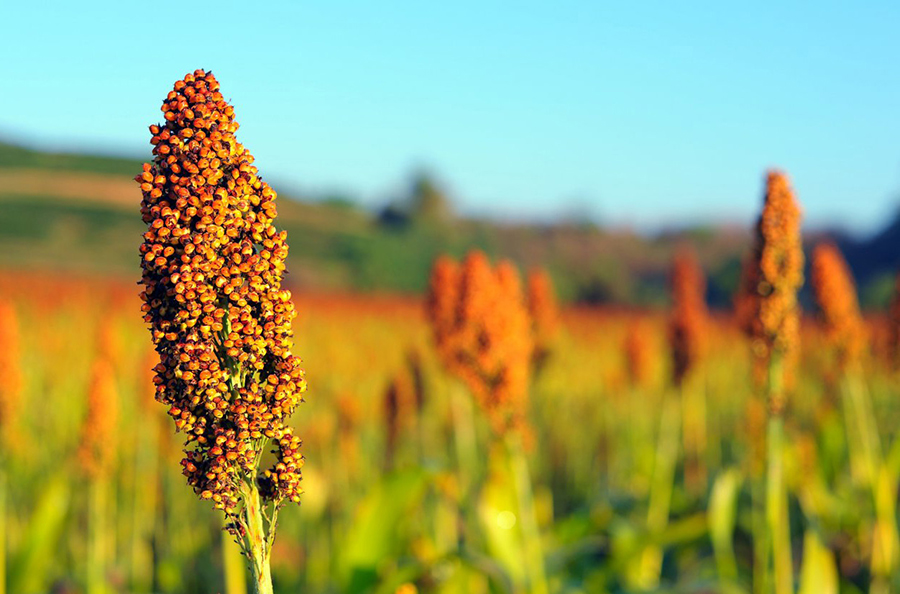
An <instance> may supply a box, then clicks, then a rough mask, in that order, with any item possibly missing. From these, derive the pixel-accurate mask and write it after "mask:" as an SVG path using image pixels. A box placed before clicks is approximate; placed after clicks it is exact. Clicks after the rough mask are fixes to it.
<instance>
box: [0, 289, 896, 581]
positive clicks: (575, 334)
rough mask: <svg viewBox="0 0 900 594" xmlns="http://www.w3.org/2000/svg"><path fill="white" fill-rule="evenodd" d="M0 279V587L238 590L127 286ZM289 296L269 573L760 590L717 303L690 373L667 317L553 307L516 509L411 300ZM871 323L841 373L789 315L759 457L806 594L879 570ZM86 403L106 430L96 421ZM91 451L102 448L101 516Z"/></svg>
mask: <svg viewBox="0 0 900 594" xmlns="http://www.w3.org/2000/svg"><path fill="white" fill-rule="evenodd" d="M0 295H2V298H3V303H4V306H3V309H2V312H3V314H4V315H3V317H2V323H3V328H2V333H3V334H2V336H3V338H2V340H3V362H2V366H0V372H2V373H3V374H4V376H3V382H2V386H3V396H4V408H3V414H4V425H3V426H4V436H3V437H4V440H5V444H6V445H5V450H4V451H5V455H4V459H3V464H4V475H5V477H4V478H5V483H4V484H5V491H4V493H5V501H4V505H5V513H4V516H3V518H4V520H3V521H4V522H5V525H6V528H5V530H4V533H5V534H6V543H5V546H6V554H5V558H6V559H7V563H6V570H7V583H8V584H9V589H8V591H10V592H40V591H48V590H50V589H51V588H57V589H56V590H55V591H79V590H82V589H83V588H85V587H86V585H87V584H89V583H90V584H94V585H93V586H92V587H95V588H99V589H97V590H95V591H106V592H229V593H237V592H244V591H246V588H247V583H246V582H245V579H246V577H245V573H244V568H243V565H244V563H243V559H241V558H240V556H239V553H238V551H237V548H236V546H235V545H234V544H233V543H232V542H231V539H230V537H229V535H228V533H226V532H224V531H223V530H222V519H221V514H219V513H218V512H215V511H214V510H213V509H212V506H211V505H209V503H208V502H205V501H202V500H201V499H199V498H198V497H196V496H194V495H193V494H191V492H190V489H189V488H188V487H187V485H186V484H185V478H184V477H183V476H182V475H181V468H182V467H181V464H180V460H181V457H182V453H181V445H182V435H180V434H176V433H175V432H174V424H173V423H172V420H171V419H169V418H168V417H167V416H166V414H165V412H166V407H165V406H163V405H161V404H159V403H157V402H155V401H154V400H153V387H152V380H151V376H152V374H151V371H150V368H151V367H152V366H153V365H155V364H156V363H155V362H154V360H153V354H152V350H151V345H150V342H149V339H148V336H147V331H146V329H145V328H144V325H143V324H142V322H141V319H140V313H139V311H140V304H139V300H138V297H137V290H136V287H135V286H134V285H133V284H131V283H124V282H117V281H109V280H104V279H89V278H88V279H86V278H60V277H54V276H49V275H46V276H42V275H37V274H22V273H4V274H3V275H2V276H0ZM294 301H295V305H296V309H297V311H298V317H297V319H296V320H295V323H294V332H295V342H296V344H295V352H296V353H298V354H299V355H301V356H302V358H303V367H304V369H305V370H306V374H307V376H306V377H307V380H308V384H309V391H308V393H307V395H306V402H305V403H303V404H302V405H301V406H300V407H299V408H298V411H297V413H296V414H295V415H294V418H293V421H292V426H293V427H294V429H295V431H296V434H297V435H299V436H300V437H301V438H302V440H303V447H302V451H303V455H304V456H305V465H304V466H303V483H302V485H303V489H304V493H303V495H302V498H301V500H302V503H301V505H300V506H299V507H297V506H288V507H286V508H284V509H283V510H282V512H281V515H280V516H279V531H278V538H277V539H276V541H275V545H274V549H273V552H272V559H271V566H272V577H273V582H274V584H275V589H276V591H282V592H395V591H398V592H414V591H420V592H473V593H477V592H525V591H538V587H537V584H536V583H535V579H536V578H535V572H534V571H533V569H534V568H533V567H529V565H528V561H529V560H530V561H532V562H534V561H535V559H537V562H538V563H540V564H541V567H542V568H543V569H544V571H543V576H542V578H541V579H543V580H545V587H546V588H547V589H548V590H549V591H552V592H573V593H574V592H638V591H672V592H750V591H761V590H758V589H756V588H758V587H759V586H755V587H754V586H753V584H755V583H756V582H755V580H754V577H755V573H754V572H755V571H757V570H755V569H754V567H755V566H756V564H755V563H754V559H758V555H759V554H760V549H758V548H756V547H757V546H758V542H757V540H758V537H759V535H760V534H763V533H765V531H760V530H759V528H758V527H759V522H760V518H759V516H760V514H763V513H764V511H763V510H764V509H765V503H764V499H765V494H764V493H763V494H762V495H761V494H760V493H759V485H760V483H761V480H760V476H761V475H762V473H763V472H764V470H763V468H762V465H764V459H765V457H766V455H765V437H764V424H765V416H766V411H765V404H764V402H763V401H762V400H761V399H760V398H759V396H758V395H755V392H754V380H753V375H754V374H753V364H752V357H751V347H750V345H749V344H748V343H747V341H746V340H745V339H744V338H743V334H742V333H741V332H740V330H739V328H738V326H737V324H736V322H735V321H734V319H733V318H732V315H731V314H730V313H729V312H718V313H714V314H713V315H712V318H711V319H712V321H711V322H710V324H709V326H708V327H707V330H706V334H705V338H706V342H707V343H708V344H707V347H706V348H705V349H704V353H705V354H704V356H703V358H702V360H700V361H698V362H697V363H696V369H695V375H694V377H693V380H692V382H691V383H690V388H688V389H686V388H685V386H684V385H682V386H681V387H680V388H679V387H678V386H677V385H676V383H675V382H674V381H673V370H674V367H673V365H674V364H673V359H672V355H671V349H670V340H669V339H670V334H669V331H668V328H669V314H668V313H667V312H662V311H659V312H637V311H627V310H620V309H619V310H616V309H594V308H564V309H563V310H562V311H561V313H560V324H559V327H558V329H557V331H556V332H554V333H552V336H550V337H549V338H547V340H546V343H545V344H546V356H545V360H544V362H543V364H542V365H541V366H540V367H539V370H537V371H534V372H532V373H531V375H530V376H529V377H528V379H527V395H528V399H527V405H524V406H525V408H524V409H523V410H522V414H523V424H525V425H527V427H528V438H527V439H525V440H523V441H525V443H524V445H523V453H522V460H524V462H525V464H526V469H527V471H528V472H527V474H526V476H527V477H528V484H527V485H525V486H524V487H525V490H526V491H527V494H528V495H529V496H528V497H527V498H526V501H527V505H528V506H527V508H524V507H523V498H522V497H521V492H517V490H519V491H520V490H521V488H522V487H523V486H522V485H521V484H520V481H519V482H518V483H517V469H516V458H515V457H514V456H510V455H509V452H508V450H507V448H505V447H504V445H503V439H502V438H498V437H497V431H496V426H495V425H494V424H492V423H491V422H489V418H488V416H487V415H485V414H484V412H483V410H482V408H481V407H479V406H478V405H477V404H476V401H475V400H473V399H472V396H471V386H470V385H469V384H468V383H466V382H463V381H460V380H459V379H456V376H455V375H453V374H451V373H448V372H447V371H446V369H447V367H446V366H445V365H444V364H442V362H441V358H440V356H439V351H438V349H437V347H436V345H435V343H434V341H433V337H432V330H431V328H430V326H429V324H428V322H427V318H426V307H425V303H424V302H423V300H421V299H418V298H412V297H393V296H381V295H346V294H316V295H306V294H302V293H301V294H297V295H295V298H294ZM887 320H888V318H887V317H885V316H881V317H879V318H878V319H877V320H876V321H875V322H872V321H870V322H868V323H867V327H871V328H872V329H873V331H874V332H873V334H872V335H873V336H874V337H875V338H873V339H870V340H868V341H866V342H865V343H864V344H862V345H861V346H862V348H861V349H860V353H861V354H860V355H859V362H858V368H856V369H855V370H854V371H852V372H842V371H841V367H840V366H839V365H838V358H839V357H840V356H842V355H841V353H839V352H838V351H837V350H836V348H835V346H834V344H835V343H834V341H833V340H831V336H830V335H829V334H828V333H827V332H825V331H824V330H823V329H822V328H821V324H820V322H819V321H818V320H817V319H816V318H813V317H812V316H809V317H807V318H805V319H804V322H803V324H802V327H801V334H800V354H799V361H798V366H797V370H796V372H795V375H794V377H793V380H792V381H791V382H790V383H791V386H792V387H791V388H790V389H789V390H788V391H787V392H786V394H787V398H786V402H785V403H784V407H785V408H784V415H783V416H784V436H785V439H784V440H783V449H782V451H780V452H777V454H778V456H779V457H780V459H781V460H782V462H783V465H784V480H785V490H786V493H787V494H788V510H789V518H790V520H789V525H788V526H787V538H788V543H789V549H788V553H789V554H790V556H791V566H790V567H791V571H790V579H791V581H792V585H793V587H796V588H799V589H800V591H802V592H836V591H838V589H840V591H848V592H853V591H885V592H887V591H890V590H891V588H892V587H894V588H895V587H897V584H896V582H895V580H894V578H893V575H894V574H895V573H896V572H895V568H896V567H897V556H898V552H900V551H898V548H897V518H896V499H897V485H898V479H900V441H898V440H897V439H896V431H895V427H896V426H897V423H898V419H900V407H898V405H897V402H898V401H900V400H898V396H900V394H898V392H900V386H898V383H897V381H898V378H897V377H896V375H895V373H894V371H893V369H894V365H893V362H892V361H891V360H890V358H889V356H888V354H887V353H888V352H889V349H888V347H887V345H888V338H887V336H886V333H885V331H884V329H885V328H886V326H887ZM872 345H874V348H873V346H872ZM98 361H105V362H106V363H105V364H104V365H105V367H103V369H106V370H107V371H105V372H103V371H101V372H99V373H100V375H101V376H102V375H103V374H104V373H105V374H106V375H107V376H110V377H108V378H107V381H106V384H105V386H100V387H98V380H97V378H96V375H97V373H98V372H97V371H96V370H97V362H98ZM98 391H99V392H102V393H100V394H98ZM98 399H99V400H100V401H101V403H100V405H99V406H100V408H101V409H102V411H103V413H104V414H105V413H109V414H112V413H111V412H110V411H115V417H114V418H115V419H117V420H116V421H115V422H114V424H113V425H112V426H111V427H106V428H104V424H103V422H102V419H103V418H104V414H100V415H99V416H98V415H97V414H96V412H95V413H94V415H93V417H92V416H91V409H92V407H93V408H97V406H98V405H97V404H95V401H97V400H98ZM92 403H93V404H92ZM92 418H93V419H94V421H93V422H92V421H91V419H92ZM9 419H14V422H10V421H9ZM97 419H100V421H99V422H98V421H97ZM91 444H93V445H91ZM91 447H93V448H95V449H96V450H97V451H98V452H101V458H102V459H103V460H104V462H103V464H106V465H108V468H107V470H105V471H104V473H103V474H104V477H105V478H104V480H105V481H106V483H107V485H106V489H105V490H104V498H103V499H102V500H101V502H100V503H99V505H101V507H100V508H99V509H96V506H97V505H98V503H97V502H96V501H94V496H93V495H91V493H92V490H91V489H88V488H87V486H86V485H87V484H88V483H89V482H91V480H92V479H91V478H90V477H91V476H94V473H95V470H94V469H92V468H91V465H90V464H88V463H86V461H85V457H86V454H85V451H86V449H85V448H88V449H89V448H91ZM769 455H770V456H771V455H772V453H771V452H770V454H769ZM667 469H668V470H667ZM519 470H521V469H519ZM518 478H519V479H521V477H518ZM762 551H765V549H762ZM762 554H767V553H764V552H763V553H762ZM535 555H536V556H537V557H535ZM530 556H531V557H530ZM97 584H99V585H97ZM878 588H882V589H881V590H878Z"/></svg>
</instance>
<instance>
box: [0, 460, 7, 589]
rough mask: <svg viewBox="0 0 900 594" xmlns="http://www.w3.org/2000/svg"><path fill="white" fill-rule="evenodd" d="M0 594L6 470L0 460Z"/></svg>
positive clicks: (3, 574) (3, 583) (3, 584)
mask: <svg viewBox="0 0 900 594" xmlns="http://www.w3.org/2000/svg"><path fill="white" fill-rule="evenodd" d="M0 594H6V468H5V465H4V464H3V460H2V459H0Z"/></svg>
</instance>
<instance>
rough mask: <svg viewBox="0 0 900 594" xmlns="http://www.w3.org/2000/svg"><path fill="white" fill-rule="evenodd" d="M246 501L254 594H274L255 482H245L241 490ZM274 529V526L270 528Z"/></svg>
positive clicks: (268, 543)
mask: <svg viewBox="0 0 900 594" xmlns="http://www.w3.org/2000/svg"><path fill="white" fill-rule="evenodd" d="M241 491H242V495H243V499H244V512H243V513H244V522H246V528H247V534H246V535H245V536H244V549H245V551H246V553H247V554H248V556H249V559H250V573H251V574H252V576H253V592H254V594H272V574H271V570H270V569H269V552H270V544H271V543H270V540H269V538H268V535H267V533H266V529H265V527H264V525H263V515H262V506H261V505H260V499H259V489H258V488H257V486H256V482H255V481H254V480H252V479H251V480H249V481H244V483H243V488H242V489H241ZM270 528H274V526H270Z"/></svg>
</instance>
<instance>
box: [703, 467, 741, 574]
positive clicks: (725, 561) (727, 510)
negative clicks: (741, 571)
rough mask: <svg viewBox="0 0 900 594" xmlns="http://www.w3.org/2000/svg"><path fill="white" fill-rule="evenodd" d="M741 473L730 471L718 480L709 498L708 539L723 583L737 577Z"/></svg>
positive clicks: (735, 470)
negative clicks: (738, 505) (710, 541)
mask: <svg viewBox="0 0 900 594" xmlns="http://www.w3.org/2000/svg"><path fill="white" fill-rule="evenodd" d="M741 480H742V477H741V473H740V472H739V471H738V470H737V469H735V468H732V469H729V470H726V471H725V472H723V473H722V474H720V475H719V476H718V477H716V482H715V483H714V484H713V488H712V493H711V495H710V498H709V512H708V514H707V519H708V521H709V537H710V540H712V544H713V550H714V551H715V555H716V564H717V565H718V567H719V576H720V577H721V578H723V579H734V578H736V577H737V562H736V561H735V557H734V547H733V537H734V526H735V521H736V517H737V500H738V493H739V491H740V488H741Z"/></svg>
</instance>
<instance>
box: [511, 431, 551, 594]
mask: <svg viewBox="0 0 900 594" xmlns="http://www.w3.org/2000/svg"><path fill="white" fill-rule="evenodd" d="M506 448H507V452H508V454H509V460H510V467H511V468H512V473H513V480H514V481H515V483H516V485H515V486H516V497H517V498H518V503H519V515H520V516H521V520H522V536H523V538H524V544H525V565H526V572H527V573H528V582H529V585H530V592H531V594H548V592H549V591H550V590H549V588H548V587H547V575H546V570H545V569H544V551H543V546H542V545H541V534H540V530H539V528H538V524H537V516H536V514H535V510H534V496H533V493H532V490H531V475H530V474H529V472H528V462H527V461H526V460H525V455H524V454H523V453H522V444H521V441H520V438H519V435H518V434H516V433H514V432H513V431H510V433H508V434H507V436H506Z"/></svg>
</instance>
